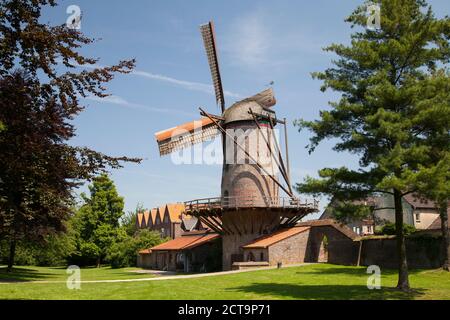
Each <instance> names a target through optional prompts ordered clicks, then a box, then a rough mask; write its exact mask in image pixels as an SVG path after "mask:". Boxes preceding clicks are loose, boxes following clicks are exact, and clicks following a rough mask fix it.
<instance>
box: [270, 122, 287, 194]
mask: <svg viewBox="0 0 450 320" xmlns="http://www.w3.org/2000/svg"><path fill="white" fill-rule="evenodd" d="M269 124H270V128H271V129H272V130H273V127H274V126H273V118H272V117H270V116H269ZM274 140H275V148H276V149H277V152H278V157H279V158H280V162H281V165H282V167H283V171H284V173H285V175H286V178H287V185H288V188H289V191H290V192H291V194H293V191H292V186H291V181H290V178H289V175H288V174H287V171H286V167H285V166H284V162H283V156H282V155H281V150H280V146H279V144H278V141H277V139H274Z"/></svg>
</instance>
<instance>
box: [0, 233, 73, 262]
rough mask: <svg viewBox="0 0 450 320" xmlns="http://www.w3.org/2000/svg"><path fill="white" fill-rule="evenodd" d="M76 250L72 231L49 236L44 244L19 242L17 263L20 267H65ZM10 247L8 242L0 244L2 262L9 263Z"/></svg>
mask: <svg viewBox="0 0 450 320" xmlns="http://www.w3.org/2000/svg"><path fill="white" fill-rule="evenodd" d="M74 250H75V241H74V238H73V234H72V233H71V231H70V230H68V232H67V233H62V234H57V235H53V234H52V235H48V236H46V237H45V238H44V241H43V242H42V243H36V242H30V241H19V242H18V243H17V249H16V257H15V263H16V264H17V265H20V266H25V265H37V266H63V265H66V264H67V260H66V259H67V257H68V256H70V255H71V254H72V253H73V252H74ZM8 257H9V246H8V242H7V241H2V242H1V244H0V261H3V262H5V263H7V261H8Z"/></svg>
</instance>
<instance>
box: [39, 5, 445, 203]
mask: <svg viewBox="0 0 450 320" xmlns="http://www.w3.org/2000/svg"><path fill="white" fill-rule="evenodd" d="M360 3H362V0H345V1H337V0H328V1H326V0H315V1H293V0H292V1H287V0H285V1H249V0H247V1H242V0H241V1H237V0H232V1H229V0H228V1H220V2H219V1H207V0H195V1H193V0H192V1H185V0H184V1H181V0H169V1H162V0H161V1H143V0H140V1H137V0H136V1H118V0H115V1H106V0H105V1H101V0H96V1H92V0H91V1H87V0H83V1H82V0H71V1H60V2H59V6H58V7H56V8H51V9H49V10H46V11H45V15H44V17H43V21H49V22H51V23H57V24H60V23H64V22H65V21H66V19H67V17H68V16H69V15H68V14H67V13H66V8H67V7H68V6H69V5H72V4H75V5H78V6H79V7H80V8H81V10H82V12H83V20H82V25H81V28H82V31H83V32H84V33H85V34H86V35H88V36H91V37H95V38H101V40H100V41H99V42H96V43H95V44H93V45H90V46H87V47H85V48H83V50H82V51H83V53H85V54H86V55H89V56H92V57H99V58H101V61H100V63H101V64H102V65H111V64H113V63H115V62H117V61H119V60H120V59H128V58H136V59H137V66H136V70H137V72H136V73H135V74H132V75H119V76H117V77H116V79H115V80H114V81H113V82H111V83H110V84H109V85H108V91H109V93H111V94H112V95H113V96H112V97H111V98H109V99H107V100H105V101H95V100H86V101H84V103H85V104H86V105H87V108H86V110H85V111H84V112H83V113H82V114H81V115H80V116H79V117H78V118H77V119H76V120H75V124H76V126H77V137H76V138H75V139H74V140H73V141H72V143H73V144H76V145H83V146H88V147H91V148H93V149H95V150H98V151H101V152H104V153H106V154H110V155H115V156H121V155H127V156H130V157H140V158H143V159H144V161H143V162H142V164H140V165H136V164H126V165H125V167H124V168H123V169H120V170H115V171H113V172H112V178H113V179H114V181H115V183H116V185H117V188H118V191H119V193H120V194H121V195H122V196H124V197H125V206H126V210H134V208H135V207H136V205H137V204H138V203H142V204H143V205H144V207H146V208H152V207H156V206H159V205H161V204H164V203H168V202H178V201H187V200H191V199H195V198H206V197H215V196H218V195H220V179H221V166H218V165H215V166H207V165H174V164H173V163H172V162H171V159H170V157H163V158H160V157H159V154H158V148H157V144H156V141H155V138H154V133H155V132H157V131H160V130H163V129H166V128H170V127H173V126H175V125H178V124H181V123H184V122H187V121H191V120H194V119H197V118H199V114H198V107H199V106H202V107H205V108H206V110H208V111H210V112H212V113H219V112H218V109H217V107H216V105H215V98H214V95H213V91H212V88H211V87H210V84H211V77H210V73H209V67H208V63H207V59H206V56H205V53H204V49H203V44H202V39H201V36H200V33H199V25H200V24H202V23H205V22H207V21H209V20H211V19H212V20H214V22H215V26H216V35H217V42H218V47H219V59H220V67H221V73H222V80H223V85H224V88H225V90H226V91H227V96H226V100H227V105H231V103H232V102H234V101H236V100H239V97H243V98H244V97H247V96H250V95H253V94H255V93H258V92H260V91H262V90H263V89H265V88H266V86H267V84H268V83H270V82H271V81H274V82H275V84H274V90H275V94H276V98H277V101H278V103H277V105H276V106H275V110H276V112H277V115H278V117H281V118H283V117H286V118H287V119H288V120H289V128H288V130H289V147H290V160H291V172H292V180H293V181H301V180H302V179H303V178H304V177H305V176H306V175H315V174H316V172H317V170H318V169H320V168H323V167H335V166H342V165H349V166H354V165H356V163H357V162H356V161H355V159H354V158H353V157H352V156H350V155H348V154H339V153H336V152H334V151H332V150H331V147H332V142H327V143H323V144H322V145H321V146H320V147H319V148H318V149H317V150H316V152H315V153H313V154H312V155H309V154H308V152H307V150H306V149H305V146H306V145H307V143H308V138H309V133H307V132H302V133H298V132H297V129H296V128H295V127H294V126H293V125H292V122H293V120H295V119H297V118H300V117H301V118H305V119H314V118H317V117H318V115H319V110H321V109H326V108H327V103H328V101H331V100H335V99H336V98H337V97H338V96H337V95H336V94H335V93H332V92H327V93H322V92H321V91H320V90H319V87H320V84H321V83H320V82H319V81H316V80H313V79H311V76H310V73H311V72H313V71H321V70H324V69H325V68H327V67H328V66H330V61H331V60H332V58H333V56H332V55H331V54H328V53H324V52H322V50H321V48H323V47H325V46H327V45H329V44H331V43H333V42H335V43H347V42H348V41H349V36H350V33H351V29H350V27H349V25H348V24H346V23H345V22H344V18H345V17H347V16H348V15H349V14H350V13H351V12H352V10H353V9H354V8H355V7H356V6H357V5H358V4H360ZM429 3H430V4H432V5H433V8H434V11H435V13H436V14H437V16H444V15H446V14H448V13H449V12H450V2H449V1H448V0H433V1H429ZM83 190H85V188H83ZM325 205H326V199H322V201H321V207H324V206H325Z"/></svg>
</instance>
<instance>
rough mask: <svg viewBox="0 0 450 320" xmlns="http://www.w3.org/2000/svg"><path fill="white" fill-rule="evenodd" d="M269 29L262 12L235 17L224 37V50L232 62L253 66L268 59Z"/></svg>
mask: <svg viewBox="0 0 450 320" xmlns="http://www.w3.org/2000/svg"><path fill="white" fill-rule="evenodd" d="M270 38H271V36H270V30H269V29H268V28H267V27H266V22H265V19H264V14H263V12H262V11H256V12H253V13H251V14H247V15H244V16H241V17H239V18H237V19H236V20H235V21H234V22H233V23H232V26H231V29H230V30H229V32H228V36H227V37H226V39H224V40H225V41H224V50H225V51H227V52H228V53H229V54H230V55H231V58H232V59H233V61H234V62H237V63H240V64H243V65H246V66H250V67H254V66H257V65H260V64H261V63H265V62H267V60H268V53H269V49H270V44H269V41H268V40H269V39H270Z"/></svg>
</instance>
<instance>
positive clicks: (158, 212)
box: [155, 205, 166, 223]
mask: <svg viewBox="0 0 450 320" xmlns="http://www.w3.org/2000/svg"><path fill="white" fill-rule="evenodd" d="M164 211H166V206H165V205H164V206H161V207H159V208H157V209H156V215H155V223H156V219H157V218H158V217H159V221H160V222H163V219H164Z"/></svg>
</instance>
